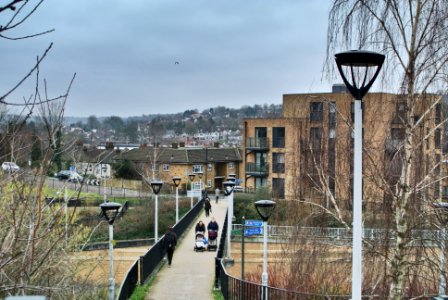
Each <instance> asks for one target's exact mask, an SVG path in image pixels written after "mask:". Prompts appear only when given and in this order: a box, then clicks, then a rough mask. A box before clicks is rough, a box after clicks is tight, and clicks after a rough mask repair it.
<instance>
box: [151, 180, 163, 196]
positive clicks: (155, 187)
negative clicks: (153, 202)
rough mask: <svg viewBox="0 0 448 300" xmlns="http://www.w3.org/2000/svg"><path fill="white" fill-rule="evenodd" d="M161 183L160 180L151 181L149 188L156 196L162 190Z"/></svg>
mask: <svg viewBox="0 0 448 300" xmlns="http://www.w3.org/2000/svg"><path fill="white" fill-rule="evenodd" d="M162 185H163V182H162V181H160V180H153V181H151V188H152V191H153V192H154V194H156V195H158V194H159V192H160V190H161V189H162Z"/></svg>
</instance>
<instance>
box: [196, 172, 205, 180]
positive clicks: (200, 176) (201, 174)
mask: <svg viewBox="0 0 448 300" xmlns="http://www.w3.org/2000/svg"><path fill="white" fill-rule="evenodd" d="M196 174H198V177H199V179H202V176H204V172H202V171H199V172H196Z"/></svg>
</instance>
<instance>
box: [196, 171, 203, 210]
mask: <svg viewBox="0 0 448 300" xmlns="http://www.w3.org/2000/svg"><path fill="white" fill-rule="evenodd" d="M196 174H198V177H199V182H200V186H201V188H200V189H201V192H200V193H199V195H198V202H199V201H201V196H202V176H204V172H202V171H199V172H196Z"/></svg>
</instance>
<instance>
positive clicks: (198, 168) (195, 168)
mask: <svg viewBox="0 0 448 300" xmlns="http://www.w3.org/2000/svg"><path fill="white" fill-rule="evenodd" d="M199 172H204V170H202V165H193V173H199Z"/></svg>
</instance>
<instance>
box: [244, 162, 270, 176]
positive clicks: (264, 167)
mask: <svg viewBox="0 0 448 300" xmlns="http://www.w3.org/2000/svg"><path fill="white" fill-rule="evenodd" d="M246 174H248V175H266V176H267V175H268V174H269V165H268V164H267V163H246Z"/></svg>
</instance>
